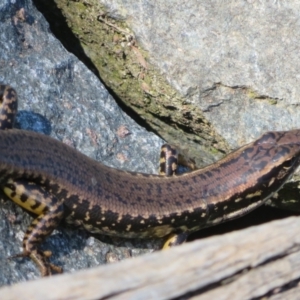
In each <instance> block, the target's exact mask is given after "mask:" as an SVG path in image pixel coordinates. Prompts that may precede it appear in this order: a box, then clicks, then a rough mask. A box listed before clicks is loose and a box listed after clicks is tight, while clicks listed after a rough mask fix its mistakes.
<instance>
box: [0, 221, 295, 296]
mask: <svg viewBox="0 0 300 300" xmlns="http://www.w3.org/2000/svg"><path fill="white" fill-rule="evenodd" d="M299 231H300V217H290V218H287V219H283V220H279V221H274V222H270V223H267V224H264V225H260V226H255V227H251V228H247V229H244V230H240V231H235V232H231V233H228V234H225V235H222V236H215V237H211V238H206V239H203V240H198V241H195V242H190V243H187V244H185V245H182V246H179V247H175V248H172V249H170V250H165V251H159V252H156V253H152V254H147V255H144V256H141V257H138V258H134V259H128V260H124V261H122V262H119V263H114V264H110V265H105V266H100V267H97V268H94V269H90V270H84V271H78V272H75V273H73V274H63V275H57V276H53V277H49V278H42V279H39V280H36V281H32V282H24V283H19V284H16V285H14V286H10V287H3V288H1V289H0V298H1V299H6V300H16V299H20V297H21V298H24V299H32V300H34V299H38V300H42V299H43V300H52V299H78V300H79V299H113V300H116V299H122V300H124V299H147V300H148V299H155V300H158V299H189V298H191V299H197V300H198V299H201V300H203V299H230V300H234V299H252V298H256V297H257V298H261V297H266V299H268V298H270V299H280V295H284V294H285V298H284V299H295V295H300V294H299V286H297V285H295V287H293V288H292V289H290V290H288V289H286V286H287V285H291V284H293V283H295V282H297V280H299V279H300V235H299ZM281 289H283V290H282V291H281ZM271 297H272V298H271ZM281 299H282V298H281Z"/></svg>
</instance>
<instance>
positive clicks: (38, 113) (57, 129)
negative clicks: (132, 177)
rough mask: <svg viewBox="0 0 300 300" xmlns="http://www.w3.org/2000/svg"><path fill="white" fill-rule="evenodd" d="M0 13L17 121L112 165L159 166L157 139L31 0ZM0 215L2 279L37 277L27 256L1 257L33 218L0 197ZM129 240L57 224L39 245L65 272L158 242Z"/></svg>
mask: <svg viewBox="0 0 300 300" xmlns="http://www.w3.org/2000/svg"><path fill="white" fill-rule="evenodd" d="M0 20H1V25H0V27H1V39H0V63H1V68H0V82H1V83H5V84H10V85H12V86H13V87H14V88H15V89H16V90H17V92H18V95H19V113H18V115H17V124H16V126H17V127H19V128H22V129H26V130H34V131H38V132H42V133H44V134H51V136H53V137H55V138H57V139H59V140H61V141H62V142H64V143H67V144H69V145H70V146H72V147H75V148H76V149H78V151H80V152H83V153H85V154H86V155H88V156H90V157H92V158H94V159H96V160H99V161H102V162H103V163H104V164H107V165H110V166H114V167H116V168H120V169H127V170H136V171H143V172H148V173H155V172H157V168H158V160H159V148H160V145H161V144H162V143H163V141H162V140H161V139H160V138H158V137H157V136H155V135H154V134H153V133H150V132H147V131H146V130H145V129H142V128H141V127H140V126H138V125H137V124H136V123H135V122H134V121H133V120H132V119H131V118H129V117H128V116H127V115H126V114H125V113H124V112H123V111H122V110H121V109H120V108H119V107H118V106H117V104H116V103H115V101H114V100H113V98H112V96H111V95H110V94H109V93H108V91H107V90H106V89H105V87H104V86H103V84H102V83H101V82H100V81H99V80H98V78H97V77H96V76H95V75H94V74H93V73H91V72H90V71H89V70H88V69H87V68H86V67H85V66H84V65H83V64H82V63H81V62H80V61H79V60H78V59H77V58H76V57H75V56H74V55H72V54H70V53H68V52H67V51H66V49H64V47H63V46H62V45H61V44H60V43H59V42H58V41H57V40H56V39H55V38H54V37H53V35H52V34H51V32H50V31H49V27H48V24H47V22H46V21H45V19H44V17H43V16H42V15H41V14H40V13H39V12H38V11H37V10H36V8H35V7H34V6H33V5H32V3H31V1H27V2H26V5H24V4H23V2H22V1H15V4H14V5H12V4H11V2H10V1H2V4H1V5H0ZM0 220H1V221H0V257H1V259H0V269H1V274H0V285H4V284H12V283H14V282H18V281H22V280H28V279H32V278H38V277H40V273H39V270H38V269H37V267H36V266H35V265H34V264H33V263H32V262H31V260H30V259H20V258H19V259H11V260H8V259H7V258H8V257H9V256H11V255H14V254H17V253H20V252H21V250H22V249H21V245H22V237H23V235H24V232H25V230H26V228H27V226H28V225H29V224H30V222H31V220H32V217H30V216H29V215H28V214H27V213H25V212H24V211H22V210H21V209H20V208H19V207H16V205H14V204H13V203H12V202H11V201H9V200H7V198H5V197H2V198H1V200H0ZM132 243H134V242H131V241H125V242H122V241H121V240H116V241H114V243H112V242H111V239H109V238H104V240H103V241H101V240H97V239H95V238H94V237H89V235H87V233H86V232H85V231H80V230H76V229H75V230H74V229H70V228H65V227H63V229H61V228H60V229H59V230H58V231H55V232H54V234H53V235H52V236H51V237H50V238H49V239H47V241H46V243H45V244H44V245H45V248H44V249H50V250H51V251H52V252H53V257H52V262H53V263H56V264H58V265H60V266H62V265H63V266H64V269H65V271H67V272H68V271H71V270H74V269H81V268H87V267H89V266H95V265H98V264H101V263H104V262H106V261H107V256H108V257H109V256H114V257H115V260H119V259H120V258H124V257H128V256H135V255H138V254H140V253H143V252H146V251H147V252H149V251H152V250H153V248H155V247H157V246H155V244H153V242H152V243H151V241H146V242H144V243H142V242H137V243H136V244H135V246H134V245H133V244H132ZM120 244H121V247H115V246H118V245H120ZM99 245H100V247H99ZM127 248H129V249H131V250H128V249H127ZM145 248H149V250H146V249H145ZM113 249H115V250H113Z"/></svg>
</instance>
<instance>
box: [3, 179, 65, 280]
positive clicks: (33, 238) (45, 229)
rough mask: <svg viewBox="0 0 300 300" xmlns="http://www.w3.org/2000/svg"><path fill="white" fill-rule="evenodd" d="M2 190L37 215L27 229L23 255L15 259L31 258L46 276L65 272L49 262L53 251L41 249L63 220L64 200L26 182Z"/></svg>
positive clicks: (34, 184) (10, 183) (19, 182)
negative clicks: (44, 241) (42, 244)
mask: <svg viewBox="0 0 300 300" xmlns="http://www.w3.org/2000/svg"><path fill="white" fill-rule="evenodd" d="M2 189H3V191H4V193H5V194H6V195H7V196H8V197H9V198H10V199H11V200H12V201H14V202H15V203H16V204H18V205H19V206H21V207H23V208H24V209H26V210H28V211H30V212H32V213H34V214H36V215H37V217H36V218H35V219H34V220H33V221H32V222H31V224H30V226H29V227H28V228H27V230H26V233H25V236H24V239H23V253H21V254H18V255H15V256H13V257H24V256H29V257H30V258H31V259H32V260H33V261H34V262H35V263H36V264H37V266H38V267H39V269H40V271H41V274H42V276H48V275H51V274H52V273H53V272H52V271H54V272H56V273H61V272H62V269H61V268H60V267H57V266H55V265H53V264H51V263H49V262H48V258H49V257H50V256H51V252H50V251H44V252H42V251H40V250H39V249H38V246H39V244H40V243H41V242H42V241H43V240H44V239H45V238H46V237H47V236H48V235H50V234H51V233H52V231H53V230H54V229H55V228H56V227H57V226H58V224H59V223H60V221H61V220H62V218H63V214H64V208H63V200H58V199H57V198H56V197H55V196H54V195H53V194H51V193H50V192H48V191H47V190H45V188H43V187H42V186H39V185H37V184H36V183H34V182H28V181H25V180H14V181H13V180H9V181H8V182H7V183H6V184H5V185H4V186H2Z"/></svg>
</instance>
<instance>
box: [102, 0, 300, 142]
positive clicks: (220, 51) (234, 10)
mask: <svg viewBox="0 0 300 300" xmlns="http://www.w3.org/2000/svg"><path fill="white" fill-rule="evenodd" d="M99 3H101V4H102V5H105V7H106V9H107V12H108V14H109V15H110V16H112V17H114V18H117V19H122V20H125V21H126V23H127V24H128V26H129V27H130V28H131V29H132V31H133V32H134V34H135V36H136V38H137V40H138V41H139V43H141V44H142V45H143V47H144V49H145V50H147V51H149V58H150V60H151V62H152V63H154V64H155V65H157V66H159V68H160V70H161V71H162V72H163V74H164V75H165V76H166V78H167V79H168V80H169V82H171V83H172V85H173V86H175V87H176V89H177V90H178V91H180V93H181V94H182V95H184V96H185V99H186V101H187V102H189V103H192V104H193V105H194V106H196V107H198V108H201V110H202V111H203V113H204V116H205V117H206V118H207V119H208V120H209V121H210V122H211V123H212V124H213V126H214V127H215V128H216V130H217V132H218V133H219V134H220V135H221V136H223V137H225V138H226V141H227V142H228V143H229V144H230V146H231V147H237V146H240V145H242V144H243V143H245V142H249V141H251V140H253V139H254V138H256V137H257V136H259V135H260V134H261V133H262V132H264V131H266V130H282V129H291V128H299V127H300V109H299V94H300V85H299V69H300V60H299V47H300V44H299V41H300V18H299V13H298V12H299V9H300V4H299V1H250V0H249V1H243V0H239V1H232V0H226V1H180V0H174V1H164V0H158V1H155V2H152V1H138V2H136V1H123V0H113V1H111V0H99Z"/></svg>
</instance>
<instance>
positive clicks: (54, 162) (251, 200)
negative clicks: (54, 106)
mask: <svg viewBox="0 0 300 300" xmlns="http://www.w3.org/2000/svg"><path fill="white" fill-rule="evenodd" d="M0 91H1V94H0V96H1V97H2V98H3V100H4V102H5V101H8V103H13V101H12V100H13V99H15V101H17V96H16V93H15V91H14V90H13V89H11V88H10V87H7V86H4V87H3V86H1V87H0ZM5 105H6V104H3V107H5ZM6 111H8V109H6ZM4 112H5V110H4ZM5 118H6V117H4V119H5ZM299 164H300V130H291V131H281V132H267V133H265V134H263V135H262V136H261V137H260V138H258V139H257V140H256V141H254V142H252V143H249V144H247V145H245V146H243V147H241V148H239V149H237V150H235V151H233V152H232V153H230V154H229V155H227V156H226V157H224V158H223V159H221V160H220V161H218V162H216V163H214V164H212V165H209V166H207V167H205V168H203V169H199V170H196V171H193V172H190V173H186V174H182V175H180V176H172V177H166V176H160V175H150V174H143V173H135V172H126V171H122V170H117V169H114V168H110V167H107V166H105V165H103V164H101V163H98V162H96V161H94V160H92V159H90V158H88V157H87V156H85V155H83V154H81V153H79V152H78V151H76V150H75V149H73V148H70V147H69V146H67V145H65V144H63V143H61V142H59V141H57V140H55V139H53V138H51V137H48V136H44V135H41V134H38V133H34V132H27V131H22V130H16V129H11V130H0V187H1V188H2V190H3V191H4V192H5V194H6V195H7V196H8V197H9V198H10V199H12V200H13V201H14V202H16V203H17V204H18V205H20V206H22V207H23V208H25V209H27V210H29V211H31V212H33V213H35V214H37V215H38V217H37V218H36V219H35V220H34V221H33V222H32V224H31V226H30V227H29V228H28V230H27V232H26V234H25V237H24V241H23V249H24V251H23V255H26V256H30V257H31V258H32V259H33V260H34V261H35V262H36V263H37V265H38V266H39V268H40V270H41V273H42V275H43V276H45V275H50V274H52V271H53V270H54V271H60V268H58V267H56V266H53V265H51V264H49V263H48V260H47V257H48V256H49V253H42V252H40V251H39V250H38V244H39V243H40V242H41V241H42V240H43V239H44V238H45V237H46V236H48V235H49V234H51V232H52V231H53V230H54V229H55V228H56V227H57V226H58V224H59V222H60V221H61V220H62V219H63V218H65V219H66V220H67V221H68V222H70V223H76V224H81V225H82V226H84V227H85V228H86V229H87V230H89V231H91V232H95V233H103V234H106V235H115V236H121V237H128V238H151V237H157V238H162V237H166V239H167V242H166V244H165V247H169V246H171V245H174V244H178V243H181V242H183V241H184V240H185V238H186V237H187V236H188V234H189V233H191V232H193V231H196V230H199V229H201V228H204V227H207V226H212V225H215V224H219V223H221V222H224V221H227V220H230V219H233V218H236V217H240V216H243V215H245V214H246V213H248V212H249V211H251V210H253V209H254V208H256V207H258V206H260V205H261V204H263V203H264V201H266V200H267V199H268V198H269V197H271V196H272V195H273V194H274V193H275V192H276V191H277V190H278V189H280V188H281V186H282V185H283V184H284V183H285V182H286V181H287V180H288V179H289V177H290V176H291V175H292V174H293V172H294V171H295V169H296V168H297V166H298V165H299Z"/></svg>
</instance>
